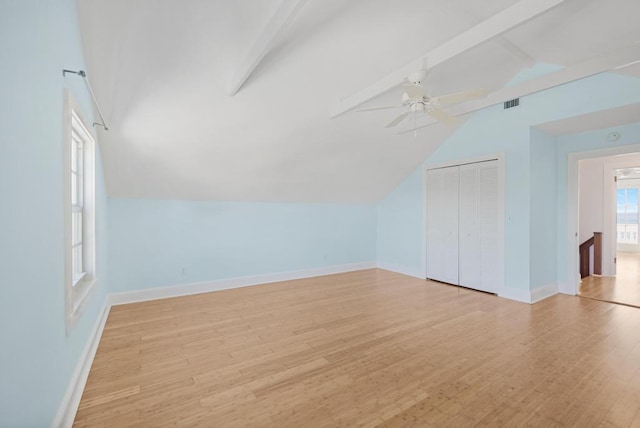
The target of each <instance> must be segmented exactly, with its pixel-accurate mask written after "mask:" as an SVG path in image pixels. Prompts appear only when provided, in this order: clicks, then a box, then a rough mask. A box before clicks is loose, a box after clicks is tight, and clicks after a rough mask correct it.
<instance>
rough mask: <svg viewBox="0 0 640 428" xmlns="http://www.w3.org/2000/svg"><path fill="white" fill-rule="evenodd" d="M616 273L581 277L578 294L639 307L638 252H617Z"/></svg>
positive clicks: (639, 276) (639, 254)
mask: <svg viewBox="0 0 640 428" xmlns="http://www.w3.org/2000/svg"><path fill="white" fill-rule="evenodd" d="M617 259H618V260H617V268H616V270H617V275H616V276H615V277H607V276H588V277H586V278H583V279H582V283H581V284H580V291H579V294H580V295H581V296H583V297H589V298H591V299H598V300H604V301H606V302H616V303H623V304H625V305H632V306H637V307H640V253H618V254H617Z"/></svg>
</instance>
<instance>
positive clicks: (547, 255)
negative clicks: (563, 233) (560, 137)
mask: <svg viewBox="0 0 640 428" xmlns="http://www.w3.org/2000/svg"><path fill="white" fill-rule="evenodd" d="M556 146H557V142H556V138H555V137H554V136H553V135H549V134H546V133H544V132H542V131H539V130H537V129H535V128H531V144H530V154H531V158H530V160H529V163H530V172H531V183H530V192H531V193H530V195H531V203H530V207H529V208H530V210H531V215H530V220H531V224H530V236H531V242H530V243H529V245H530V257H531V266H530V267H529V274H530V280H529V282H530V287H531V288H536V287H542V286H545V285H549V284H554V283H555V282H556V279H557V269H556V266H557V260H558V259H557V256H558V251H557V250H558V248H557V233H558V231H557V227H556V222H557V207H556V202H557V192H556V189H557V173H556Z"/></svg>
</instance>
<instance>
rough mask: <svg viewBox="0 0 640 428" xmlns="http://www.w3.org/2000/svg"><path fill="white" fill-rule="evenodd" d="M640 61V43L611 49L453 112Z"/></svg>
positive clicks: (485, 104) (462, 106)
mask: <svg viewBox="0 0 640 428" xmlns="http://www.w3.org/2000/svg"><path fill="white" fill-rule="evenodd" d="M639 61H640V46H638V45H635V46H630V47H628V48H625V49H622V50H619V51H615V52H611V53H608V54H605V55H601V56H598V57H596V58H592V59H589V60H587V61H583V62H580V63H577V64H574V65H572V66H569V67H566V68H563V69H562V70H559V71H556V72H554V73H549V74H545V75H544V76H540V77H538V78H535V79H531V80H527V81H525V82H522V83H520V84H518V85H514V86H509V87H506V88H503V89H501V90H499V91H496V92H493V93H491V94H489V96H487V97H486V98H484V99H481V100H475V101H470V102H468V103H465V104H463V105H460V106H458V107H457V108H456V109H452V113H454V114H455V115H456V116H462V115H465V114H468V113H473V112H475V111H478V110H481V109H483V108H486V107H490V106H493V105H497V104H502V103H504V102H506V101H509V100H513V99H516V98H521V97H524V96H526V95H531V94H534V93H536V92H540V91H544V90H547V89H551V88H554V87H556V86H560V85H564V84H566V83H570V82H574V81H576V80H580V79H584V78H586V77H590V76H594V75H596V74H600V73H604V72H607V71H611V70H618V69H621V68H624V67H626V66H629V65H630V64H634V63H637V62H639ZM435 123H437V121H435V120H431V119H429V120H428V121H427V123H425V124H424V125H422V126H418V127H416V128H414V129H411V130H408V131H402V132H400V133H399V134H406V133H408V132H413V131H414V130H417V129H422V128H426V127H428V126H431V125H433V124H435Z"/></svg>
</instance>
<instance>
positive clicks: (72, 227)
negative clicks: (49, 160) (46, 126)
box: [64, 92, 96, 328]
mask: <svg viewBox="0 0 640 428" xmlns="http://www.w3.org/2000/svg"><path fill="white" fill-rule="evenodd" d="M65 113H66V114H65V129H66V130H67V132H66V134H65V142H64V148H65V150H64V152H65V153H64V155H65V186H66V191H65V195H66V197H65V213H66V218H65V225H66V227H65V230H66V242H67V245H66V274H65V289H66V312H67V326H68V328H70V327H72V326H73V324H74V323H75V320H76V319H77V318H78V317H79V316H80V313H81V308H82V304H83V302H84V301H85V299H86V297H87V296H88V294H89V292H90V291H91V289H92V288H93V286H94V284H95V282H96V270H95V267H96V262H95V253H96V251H95V243H96V242H95V241H96V240H95V140H94V139H93V136H92V135H91V133H90V132H89V127H88V126H87V125H86V122H85V121H84V120H83V119H82V116H81V114H80V110H79V109H78V107H77V104H76V103H75V101H74V100H73V98H72V97H71V95H70V93H69V92H67V101H66V112H65Z"/></svg>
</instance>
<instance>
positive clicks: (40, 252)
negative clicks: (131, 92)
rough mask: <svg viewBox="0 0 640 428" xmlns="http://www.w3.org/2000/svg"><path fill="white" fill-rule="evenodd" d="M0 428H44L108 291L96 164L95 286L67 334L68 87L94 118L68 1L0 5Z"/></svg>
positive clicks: (102, 201)
mask: <svg viewBox="0 0 640 428" xmlns="http://www.w3.org/2000/svg"><path fill="white" fill-rule="evenodd" d="M0 11H1V12H0V64H2V65H1V67H0V102H1V103H2V107H1V109H2V111H1V113H0V139H1V140H0V199H1V200H2V204H0V227H1V228H2V230H1V231H0V237H1V238H0V426H3V427H4V426H6V427H21V426H24V427H47V426H50V424H51V422H52V420H53V417H54V415H55V412H56V411H57V408H58V405H59V404H60V402H61V400H62V397H63V394H64V393H65V390H66V388H67V385H68V383H69V380H70V378H71V374H72V371H73V369H74V368H75V365H76V362H77V361H78V358H79V356H80V353H81V351H82V349H83V348H84V346H85V343H86V341H87V338H88V336H89V333H90V331H91V329H92V327H93V325H94V322H95V320H96V318H97V315H98V312H99V309H100V308H101V306H102V304H103V301H104V298H105V293H106V289H107V277H106V271H107V269H106V264H107V259H106V256H107V251H106V209H105V206H106V196H105V191H104V186H103V180H102V169H101V164H100V160H99V159H98V168H97V179H98V180H97V181H98V198H97V208H98V224H97V235H98V248H97V257H98V266H97V267H98V269H99V272H100V277H99V284H98V287H97V288H96V289H95V290H94V293H93V294H92V295H91V296H90V297H89V301H88V306H87V308H86V312H85V313H84V316H83V317H82V319H81V320H80V322H79V323H78V325H77V326H76V327H75V329H73V331H72V332H71V333H70V334H69V336H66V334H65V299H64V283H63V274H64V254H63V251H64V240H63V238H64V231H63V216H64V215H63V213H64V207H63V170H62V144H63V141H62V135H63V131H62V121H63V88H64V87H69V88H70V89H71V90H72V92H73V94H74V96H75V98H76V99H77V100H78V102H79V103H80V105H81V106H82V108H83V110H84V112H83V113H84V114H85V116H88V117H89V118H91V104H90V102H89V97H88V95H87V93H86V90H85V88H84V86H83V84H82V81H81V80H80V79H78V78H77V77H68V78H63V77H62V69H63V68H71V69H79V68H84V63H83V58H82V53H81V45H80V38H79V30H78V24H77V16H76V10H75V2H74V1H73V0H56V1H28V0H21V1H12V0H8V1H5V0H3V1H0Z"/></svg>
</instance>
